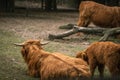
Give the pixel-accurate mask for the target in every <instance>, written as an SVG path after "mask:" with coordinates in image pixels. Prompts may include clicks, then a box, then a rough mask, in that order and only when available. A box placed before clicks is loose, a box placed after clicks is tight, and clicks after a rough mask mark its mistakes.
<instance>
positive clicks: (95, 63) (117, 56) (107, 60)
mask: <svg viewBox="0 0 120 80" xmlns="http://www.w3.org/2000/svg"><path fill="white" fill-rule="evenodd" d="M76 57H77V58H82V59H84V60H85V61H86V62H87V63H88V64H89V65H90V71H91V74H92V76H93V75H94V71H95V68H96V67H98V70H99V72H100V76H101V77H103V73H104V67H105V65H106V66H107V67H108V69H109V71H110V73H111V75H112V76H120V45H119V44H116V43H113V42H95V43H93V44H91V45H90V46H89V47H88V48H87V49H86V50H85V51H82V52H79V53H78V54H77V55H76Z"/></svg>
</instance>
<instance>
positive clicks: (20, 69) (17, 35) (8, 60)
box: [0, 12, 108, 80]
mask: <svg viewBox="0 0 120 80" xmlns="http://www.w3.org/2000/svg"><path fill="white" fill-rule="evenodd" d="M77 20H78V12H66V13H65V12H59V13H58V12H50V13H47V12H40V13H37V14H36V13H31V14H30V15H29V17H25V16H23V15H19V16H18V15H14V16H12V17H11V16H9V15H7V16H2V17H0V80H39V78H32V77H30V76H28V75H27V73H26V72H27V66H26V64H25V62H24V60H23V58H22V56H21V54H20V49H21V48H19V47H16V46H15V45H13V43H18V42H23V41H24V40H27V39H44V40H47V41H50V40H48V35H49V34H50V33H52V34H57V33H60V32H63V31H66V30H61V29H59V26H61V25H64V24H69V23H73V24H76V23H77ZM81 38H82V37H81V36H76V34H75V35H71V36H69V37H67V38H65V39H63V40H53V41H50V43H49V44H47V45H45V46H43V48H44V49H45V50H46V51H49V52H60V53H63V54H65V55H69V56H71V57H74V56H75V54H76V52H78V51H81V50H83V49H85V48H86V47H87V46H89V44H88V43H92V42H94V41H97V40H98V39H99V38H100V37H99V36H95V35H89V38H88V39H87V40H82V39H81ZM105 73H106V75H108V71H105ZM97 74H98V73H97V72H96V75H97Z"/></svg>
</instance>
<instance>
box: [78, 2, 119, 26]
mask: <svg viewBox="0 0 120 80" xmlns="http://www.w3.org/2000/svg"><path fill="white" fill-rule="evenodd" d="M79 11H80V13H79V21H78V24H77V25H78V26H82V27H87V26H88V25H89V24H90V23H93V24H94V25H96V26H99V27H105V28H110V27H111V28H113V27H120V7H109V6H105V5H102V4H99V3H96V2H93V1H82V2H81V4H80V7H79Z"/></svg>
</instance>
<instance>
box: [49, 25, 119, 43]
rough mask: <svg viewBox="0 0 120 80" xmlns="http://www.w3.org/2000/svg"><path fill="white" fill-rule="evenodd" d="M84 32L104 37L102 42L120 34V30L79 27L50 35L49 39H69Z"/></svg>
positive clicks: (101, 39)
mask: <svg viewBox="0 0 120 80" xmlns="http://www.w3.org/2000/svg"><path fill="white" fill-rule="evenodd" d="M78 32H83V33H85V34H94V35H102V36H103V37H102V38H100V41H106V40H107V39H108V37H109V36H111V35H117V34H120V28H119V27H117V28H100V27H92V28H89V27H78V26H74V27H73V29H71V30H68V31H66V32H63V33H60V34H49V39H50V40H54V39H63V38H64V37H68V36H70V35H72V34H75V33H78Z"/></svg>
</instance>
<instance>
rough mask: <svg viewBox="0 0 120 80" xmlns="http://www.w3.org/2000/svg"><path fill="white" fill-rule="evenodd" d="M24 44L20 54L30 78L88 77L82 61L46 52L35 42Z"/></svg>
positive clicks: (78, 79) (64, 79) (68, 79)
mask: <svg viewBox="0 0 120 80" xmlns="http://www.w3.org/2000/svg"><path fill="white" fill-rule="evenodd" d="M24 44H25V45H23V47H22V50H21V53H22V55H23V58H24V60H25V62H26V63H27V65H28V74H29V75H30V76H34V77H36V76H39V77H40V80H81V79H85V78H89V77H90V72H89V67H88V65H87V63H86V62H85V61H83V60H82V59H77V58H71V57H69V56H65V55H63V54H60V53H49V52H46V51H44V50H43V49H42V47H41V44H40V41H37V40H29V41H26V42H25V43H24Z"/></svg>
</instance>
